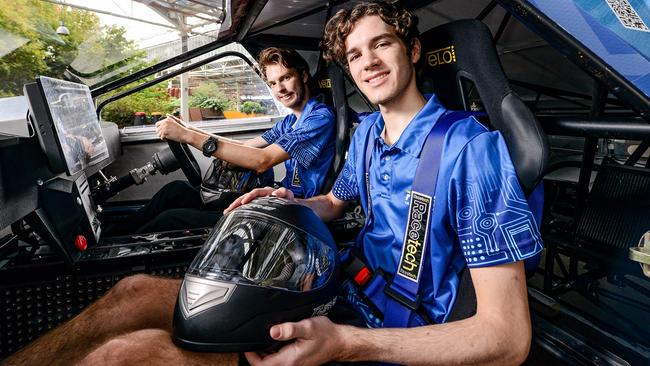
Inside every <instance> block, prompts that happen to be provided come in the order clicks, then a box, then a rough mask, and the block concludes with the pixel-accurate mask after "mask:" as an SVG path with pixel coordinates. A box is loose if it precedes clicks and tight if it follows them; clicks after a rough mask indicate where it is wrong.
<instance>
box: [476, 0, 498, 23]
mask: <svg viewBox="0 0 650 366" xmlns="http://www.w3.org/2000/svg"><path fill="white" fill-rule="evenodd" d="M496 6H497V2H496V0H492V1H490V3H489V4H487V6H486V7H485V8H483V10H481V12H480V13H478V15H477V16H476V18H475V19H476V20H481V21H482V20H483V19H485V17H487V16H488V15H489V14H490V13H491V12H492V10H494V8H496Z"/></svg>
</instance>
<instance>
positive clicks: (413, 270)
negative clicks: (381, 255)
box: [384, 111, 473, 327]
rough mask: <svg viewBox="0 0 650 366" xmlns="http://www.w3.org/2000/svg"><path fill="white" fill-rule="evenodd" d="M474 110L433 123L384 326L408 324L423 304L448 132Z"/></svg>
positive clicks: (418, 171)
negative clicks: (422, 289) (424, 271)
mask: <svg viewBox="0 0 650 366" xmlns="http://www.w3.org/2000/svg"><path fill="white" fill-rule="evenodd" d="M472 114H473V113H472V112H465V111H448V112H446V113H445V114H443V115H442V116H441V117H440V118H439V119H438V121H437V122H436V123H435V124H434V126H433V128H432V129H431V132H430V133H429V135H428V136H427V139H426V140H425V143H424V146H423V148H422V152H421V154H420V161H419V163H418V167H417V169H416V171H415V178H414V179H413V185H412V188H411V202H410V204H409V212H408V218H407V223H406V230H405V234H404V240H403V243H402V254H401V257H400V260H399V262H398V265H397V272H396V273H395V276H394V277H393V280H392V281H391V283H390V284H389V285H388V286H386V288H385V289H384V292H385V293H386V294H387V295H389V296H388V299H387V300H388V301H387V302H386V309H385V310H384V327H407V326H408V325H409V324H410V320H411V316H412V315H413V314H414V311H416V310H417V309H418V308H419V307H420V296H419V294H418V291H419V288H420V279H421V275H422V268H423V267H424V266H423V264H424V260H425V258H426V257H425V255H424V254H425V252H426V249H427V247H428V246H429V242H430V241H431V236H430V235H429V232H430V221H431V213H432V212H433V208H434V207H435V199H436V197H435V192H436V186H437V183H438V173H439V171H440V163H441V160H442V149H443V145H444V140H445V136H446V134H447V131H448V130H449V128H450V127H451V126H452V124H453V123H454V122H456V121H458V120H460V119H464V118H466V117H468V116H470V115H472Z"/></svg>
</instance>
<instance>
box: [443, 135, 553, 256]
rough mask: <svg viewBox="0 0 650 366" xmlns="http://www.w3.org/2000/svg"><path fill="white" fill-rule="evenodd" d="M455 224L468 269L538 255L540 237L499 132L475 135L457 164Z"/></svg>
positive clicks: (453, 179)
mask: <svg viewBox="0 0 650 366" xmlns="http://www.w3.org/2000/svg"><path fill="white" fill-rule="evenodd" d="M449 188H450V189H449V197H448V202H449V206H450V207H449V212H450V217H451V224H452V226H453V227H454V229H455V230H456V233H457V234H458V242H459V244H460V249H461V251H462V253H463V254H464V256H465V260H466V261H467V265H468V266H469V267H485V266H493V265H498V264H504V263H511V262H516V261H519V260H523V259H526V258H529V257H532V256H534V255H535V254H537V253H539V252H540V251H541V250H542V248H543V246H542V239H541V235H540V233H539V230H538V225H537V224H536V222H535V217H534V215H533V213H532V212H531V210H530V208H529V207H528V203H527V202H526V197H525V195H524V193H523V190H522V189H521V186H520V184H519V180H518V178H517V175H516V173H515V170H514V167H513V165H512V161H511V159H510V154H509V152H508V149H507V147H506V144H505V141H504V139H503V136H502V135H501V133H500V132H498V131H493V132H484V133H481V134H479V135H477V136H475V137H474V138H473V139H472V140H471V141H469V142H468V143H467V145H466V146H465V148H464V149H463V150H462V151H461V153H460V154H459V156H458V159H457V160H456V162H455V164H454V169H453V173H452V176H451V181H450V186H449Z"/></svg>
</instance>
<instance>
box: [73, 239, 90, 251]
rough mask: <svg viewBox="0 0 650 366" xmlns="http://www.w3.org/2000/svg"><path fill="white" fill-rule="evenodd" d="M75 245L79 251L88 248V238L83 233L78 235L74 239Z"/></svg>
mask: <svg viewBox="0 0 650 366" xmlns="http://www.w3.org/2000/svg"><path fill="white" fill-rule="evenodd" d="M74 246H75V247H76V248H77V250H78V251H80V252H83V251H85V250H86V249H87V248H88V240H86V237H85V236H83V235H77V238H76V239H75V240H74Z"/></svg>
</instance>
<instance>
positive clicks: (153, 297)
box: [5, 275, 181, 365]
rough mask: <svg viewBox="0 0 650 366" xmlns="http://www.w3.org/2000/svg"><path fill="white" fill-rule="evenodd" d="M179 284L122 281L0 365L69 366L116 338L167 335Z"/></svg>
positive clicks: (145, 279)
mask: <svg viewBox="0 0 650 366" xmlns="http://www.w3.org/2000/svg"><path fill="white" fill-rule="evenodd" d="M180 285H181V280H175V279H166V278H156V277H151V276H146V275H135V276H131V277H127V278H125V279H123V280H121V281H120V282H118V283H117V284H116V285H115V286H113V288H112V289H111V290H110V291H109V292H108V293H107V294H106V295H105V296H104V297H102V298H101V299H99V300H97V301H96V302H95V303H93V304H92V305H90V306H89V307H88V308H86V309H85V310H84V311H83V312H82V313H81V314H79V315H77V316H76V317H74V318H73V319H71V320H70V321H68V322H67V323H64V324H62V325H60V326H59V327H57V328H55V329H53V330H52V331H50V332H49V333H47V334H45V335H44V336H42V337H41V338H39V339H37V340H36V341H34V342H33V343H32V344H30V345H28V346H27V347H25V348H23V349H22V350H21V351H19V352H17V353H16V354H14V355H13V356H11V357H9V358H8V359H7V360H6V361H5V362H6V365H46V364H47V365H72V364H74V363H76V362H78V361H79V360H81V359H82V358H83V357H85V356H86V355H87V354H88V353H89V352H91V351H92V350H94V349H95V348H97V347H98V346H100V345H102V344H104V343H105V342H107V341H108V340H110V339H112V338H115V337H117V336H119V335H122V334H126V333H130V332H134V331H137V330H140V329H148V328H158V329H164V330H167V331H171V325H172V324H171V323H172V316H173V311H174V305H175V304H176V297H177V296H178V291H179V289H180Z"/></svg>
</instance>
